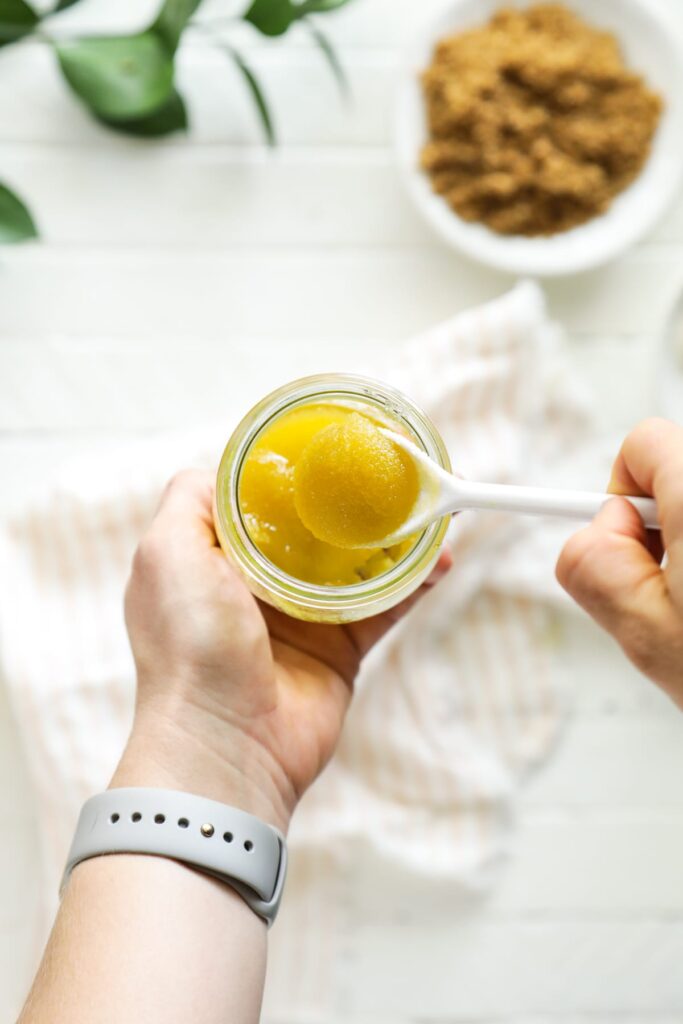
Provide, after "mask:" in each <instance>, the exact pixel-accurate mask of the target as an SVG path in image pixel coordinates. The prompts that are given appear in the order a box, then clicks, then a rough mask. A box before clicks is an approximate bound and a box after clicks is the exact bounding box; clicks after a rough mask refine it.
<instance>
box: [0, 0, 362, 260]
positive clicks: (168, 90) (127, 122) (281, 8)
mask: <svg viewBox="0 0 683 1024" xmlns="http://www.w3.org/2000/svg"><path fill="white" fill-rule="evenodd" d="M79 2H80V0H56V2H55V3H54V5H53V7H52V8H51V9H50V10H48V11H47V12H43V13H40V12H38V11H36V10H35V9H34V8H33V7H32V6H31V5H30V4H29V3H28V2H27V0H0V49H1V48H2V47H6V46H10V45H13V44H16V43H19V42H21V41H22V40H26V39H29V38H31V37H34V38H37V39H39V40H40V41H42V42H44V43H45V44H46V45H48V46H50V47H51V48H52V49H53V51H54V53H55V56H56V58H57V62H58V66H59V68H60V70H61V73H62V76H63V78H64V81H65V82H66V84H67V85H68V86H69V88H70V89H71V91H72V92H73V93H74V94H75V95H76V96H77V97H78V99H79V100H80V101H81V103H83V104H84V106H85V107H86V109H87V110H88V111H89V112H90V113H91V114H92V116H93V117H94V118H96V120H97V121H99V122H100V123H101V124H103V125H106V126H107V127H108V128H110V129H112V130H113V131H117V132H123V133H125V134H127V135H133V136H138V137H146V138H153V137H159V136H163V135H169V134H170V133H172V132H176V131H184V130H186V129H187V128H188V124H189V119H188V113H187V107H186V105H185V101H184V99H183V97H182V95H181V93H180V92H179V91H178V88H177V86H176V81H175V78H176V66H175V58H176V53H177V50H178V47H179V46H180V44H181V42H182V39H183V36H184V33H185V32H186V31H187V30H188V29H192V28H194V29H199V30H200V31H201V33H202V35H203V36H204V38H207V39H208V40H209V41H210V42H211V43H212V45H214V46H216V47H217V48H218V49H219V50H220V51H221V52H222V53H224V54H225V55H226V57H227V58H228V59H229V60H231V61H232V62H233V63H234V65H235V67H236V68H237V69H238V71H239V72H240V74H241V76H242V78H243V80H244V82H245V85H246V87H247V89H248V91H249V93H250V95H251V97H252V99H253V101H254V105H255V109H256V111H257V113H258V115H259V117H260V120H261V124H262V126H263V131H264V134H265V138H266V140H267V141H268V143H270V144H271V145H272V144H274V143H275V141H276V132H275V123H274V118H273V115H272V112H271V107H270V103H269V101H268V98H267V95H266V93H265V91H264V89H263V87H262V86H261V84H260V82H259V81H258V78H257V76H256V75H255V73H254V71H253V69H252V68H251V67H250V66H249V64H248V63H247V61H246V60H245V58H244V56H243V55H242V54H241V53H240V52H239V50H237V49H236V48H235V46H234V45H233V44H232V43H231V41H230V38H229V30H230V26H231V25H235V24H236V23H237V22H239V21H240V20H241V21H245V22H247V23H248V24H250V25H252V26H253V28H254V29H256V30H257V31H258V32H260V33H261V34H262V35H265V36H271V37H276V36H282V35H284V34H285V33H286V32H287V31H288V30H289V29H290V28H291V27H292V25H294V24H296V23H301V24H302V25H303V26H304V27H305V28H306V29H307V31H308V32H309V33H310V35H311V39H312V40H313V42H314V43H315V44H316V46H318V47H319V48H320V51H321V53H322V54H323V56H324V58H325V60H326V61H327V63H328V65H329V67H330V69H331V70H332V72H333V74H334V76H335V78H336V80H337V82H338V83H339V85H340V88H341V89H342V90H343V91H346V79H345V76H344V73H343V69H342V67H341V64H340V62H339V60H338V58H337V55H336V53H335V51H334V49H333V47H332V45H331V44H330V42H329V40H328V38H327V36H326V35H325V34H324V33H323V32H322V30H321V29H320V27H319V25H318V24H317V22H316V21H315V17H316V16H317V15H322V14H326V13H329V12H330V11H334V10H337V9H338V8H340V7H344V6H345V5H346V4H347V3H348V2H349V0H299V2H298V3H294V2H293V0H252V3H251V4H250V6H249V7H248V8H247V9H246V11H245V12H244V13H243V14H242V16H241V18H240V17H236V18H230V19H228V21H227V33H228V34H227V37H226V31H225V28H224V27H221V28H218V27H217V26H218V25H219V24H220V25H221V26H225V24H226V19H224V18H223V19H217V18H214V19H212V20H207V21H200V20H198V19H196V18H195V15H196V13H197V11H198V9H199V7H200V5H201V2H202V0H162V3H161V6H160V8H159V11H158V13H157V16H156V18H155V19H154V21H153V22H152V23H151V25H149V26H148V27H147V28H146V29H144V30H143V31H141V32H135V33H132V34H130V35H111V36H104V35H100V36H92V35H90V36H77V37H74V38H69V39H64V38H53V37H52V36H51V34H50V31H49V29H50V24H51V20H52V18H53V17H54V16H58V15H59V14H61V13H62V12H63V11H65V10H67V9H68V8H70V7H73V6H74V5H75V4H77V3H79ZM36 233H37V232H36V228H35V224H34V222H33V220H32V218H31V215H30V214H29V212H28V209H27V208H26V206H25V205H24V204H23V203H22V201H21V200H20V199H19V198H18V196H16V195H15V194H14V193H13V192H11V191H10V190H9V188H7V187H6V186H3V185H0V243H2V242H8V241H19V240H21V239H23V238H31V237H35V235H36Z"/></svg>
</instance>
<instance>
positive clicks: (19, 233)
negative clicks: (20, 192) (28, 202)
mask: <svg viewBox="0 0 683 1024" xmlns="http://www.w3.org/2000/svg"><path fill="white" fill-rule="evenodd" d="M37 236H38V231H37V228H36V226H35V224H34V222H33V218H32V217H31V214H30V213H29V212H28V210H27V208H26V207H25V206H24V204H23V203H22V201H21V199H20V198H19V196H17V195H15V193H14V192H12V191H11V190H10V189H8V188H7V186H6V185H2V184H0V243H3V242H22V241H24V239H26V238H37Z"/></svg>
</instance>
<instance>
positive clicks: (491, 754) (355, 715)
mask: <svg viewBox="0 0 683 1024" xmlns="http://www.w3.org/2000/svg"><path fill="white" fill-rule="evenodd" d="M344 369H348V370H356V371H362V372H366V373H372V372H373V367H369V366H362V367H345V368H344ZM374 373H375V375H377V376H382V377H385V378H388V379H389V380H390V382H391V383H393V384H395V385H396V386H398V387H399V388H402V389H403V390H404V391H406V392H407V393H409V394H410V395H411V397H412V398H413V399H414V400H415V401H416V402H417V403H418V404H420V405H422V406H423V407H424V408H425V409H426V411H427V412H428V413H429V414H430V415H431V417H432V418H433V420H434V421H435V422H436V424H437V426H438V428H439V429H440V431H441V432H442V434H443V436H444V439H445V441H446V443H447V445H448V448H449V450H450V453H451V458H452V460H453V464H454V466H455V467H456V468H457V469H458V471H460V472H461V473H463V474H464V475H465V476H471V477H473V478H478V479H482V480H497V481H529V482H538V481H543V480H550V479H559V478H560V477H561V476H562V469H561V467H563V466H564V467H565V468H566V469H567V472H568V471H569V468H570V467H571V466H572V464H573V460H574V458H575V453H576V452H577V451H578V450H579V448H580V447H581V444H582V442H583V439H584V438H585V437H586V434H587V431H588V430H589V425H590V421H589V416H588V414H587V411H586V410H587V406H586V403H585V401H584V399H583V396H582V394H581V393H580V389H579V388H578V387H577V385H576V382H575V381H574V380H573V378H572V375H571V373H570V372H569V370H568V368H567V366H566V364H565V361H564V357H563V344H562V341H561V338H560V337H559V332H558V330H557V328H556V327H555V326H554V325H552V324H551V323H550V322H549V320H548V318H547V315H546V311H545V306H544V300H543V296H542V293H541V291H540V289H539V288H538V287H537V286H536V285H535V284H532V283H530V282H523V283H521V284H519V285H517V286H516V287H515V288H514V289H513V290H512V291H511V292H510V293H509V294H507V295H505V296H503V297H502V298H500V299H498V300H497V301H494V302H492V303H490V304H488V305H486V306H484V307H482V308H480V309H476V310H474V311H472V312H468V313H466V314H462V315H458V316H456V317H455V318H454V319H452V320H450V321H448V322H447V323H444V324H442V325H440V326H438V327H436V328H434V329H433V330H431V331H428V332H427V333H426V334H425V335H424V336H422V337H419V338H417V339H414V340H413V341H411V342H410V343H409V344H407V345H406V346H404V347H403V348H402V349H401V350H397V352H396V359H395V365H392V366H391V367H381V368H374ZM232 426H234V424H224V425H220V426H218V427H216V426H213V427H208V428H206V430H202V431H199V432H193V433H192V434H191V435H186V436H179V435H177V434H174V435H172V436H164V437H157V438H155V439H153V440H150V441H145V442H127V443H125V444H123V445H122V446H121V447H120V449H119V450H117V451H112V450H111V449H110V448H108V449H107V450H106V452H105V453H103V454H102V455H100V456H98V457H97V458H95V457H93V456H88V457H87V458H81V459H78V460H75V461H74V462H71V463H69V464H65V465H61V466H56V467H55V470H54V473H52V474H50V475H49V476H48V478H47V479H43V480H41V481H40V488H39V489H37V490H35V491H34V492H33V493H32V494H31V495H27V497H26V501H25V502H24V504H23V507H21V508H20V509H19V511H18V512H17V513H16V514H13V515H12V517H11V518H10V519H8V520H7V521H5V522H3V523H2V524H1V526H0V670H1V672H2V675H3V677H4V678H5V680H6V681H7V685H8V688H9V694H10V699H11V702H12V706H13V710H14V714H15V717H16V721H17V723H18V727H19V729H20V733H21V737H22V739H23V743H24V746H25V749H26V755H27V760H28V763H29V766H30V770H31V773H32V778H33V782H34V785H35V790H36V793H37V797H38V801H39V820H40V823H41V826H42V829H43V842H44V850H45V880H44V881H45V899H46V906H47V907H48V908H49V910H50V911H52V910H54V907H55V904H56V891H57V882H58V877H59V874H60V872H61V868H62V864H63V861H64V857H65V853H66V850H67V847H68V844H69V841H70V838H71V834H72V830H73V826H74V823H75V821H76V817H77V814H78V810H79V808H80V805H81V803H82V801H83V800H85V799H86V798H87V797H88V796H89V795H91V794H92V793H93V792H96V791H97V790H99V789H101V788H102V787H104V786H105V785H106V783H107V780H108V778H109V776H110V774H111V772H112V770H113V768H114V765H115V763H116V760H117V757H118V754H119V752H120V751H121V748H122V745H123V743H124V739H125V736H126V733H127V730H128V728H129V725H130V720H131V710H132V702H133V689H134V675H133V664H132V658H131V655H130V652H129V649H128V644H127V639H126V634H125V629H124V624H123V614H122V599H123V590H124V585H125V580H126V576H127V573H128V567H129V564H130V560H131V556H132V552H133V550H134V546H135V544H136V542H137V540H138V538H139V536H140V534H141V532H142V531H143V529H144V527H145V524H146V523H147V522H148V521H149V519H150V516H151V514H152V512H153V510H154V508H155V506H156V503H157V501H158V498H159V493H160V490H161V488H162V486H163V484H164V482H165V481H166V479H167V478H168V476H169V475H170V474H171V473H172V472H173V471H174V470H175V469H178V468H180V467H181V466H183V465H187V464H195V465H196V464H205V465H215V464H216V461H217V458H218V455H219V453H220V449H221V447H222V445H223V443H224V442H225V440H226V438H227V431H228V429H229V428H232ZM567 532H568V528H567V526H566V525H562V526H559V527H558V526H557V525H556V524H551V523H546V522H543V521H540V520H526V519H524V518H521V517H518V518H513V517H510V516H507V515H501V514H494V513H486V514H479V515H477V514H474V513H468V514H463V515H461V516H458V517H456V518H455V519H454V521H453V524H452V527H451V531H450V543H451V545H452V548H453V552H454V556H455V565H454V568H453V570H452V571H451V573H450V574H449V576H448V577H447V578H446V579H445V580H444V582H443V583H442V584H441V585H440V586H439V587H438V588H437V589H436V590H435V591H434V592H433V593H431V594H430V595H429V596H428V597H427V598H426V599H425V600H424V601H423V602H422V603H421V604H420V605H419V606H418V607H417V608H416V609H415V610H414V611H413V612H412V613H411V615H410V616H409V617H408V618H407V619H406V620H405V621H404V622H403V623H402V624H401V625H400V626H399V627H398V628H397V629H396V631H395V632H394V633H393V634H392V635H391V636H390V637H389V638H388V639H387V640H386V641H385V642H383V644H382V645H381V646H380V647H379V648H378V649H377V650H376V651H375V652H373V654H372V655H371V657H370V658H369V659H368V660H367V664H366V665H365V666H364V668H363V672H362V678H361V680H360V683H359V687H358V694H357V697H356V699H355V701H354V704H353V707H352V710H351V712H350V715H349V719H348V722H347V725H346V727H345V730H344V735H343V738H342V742H341V745H340V748H339V751H338V753H337V756H336V758H335V759H334V761H333V763H332V764H331V766H330V767H329V768H328V769H327V771H326V772H325V774H324V776H323V777H322V778H321V779H320V780H319V782H318V783H317V784H316V785H315V787H314V788H313V789H312V790H311V792H310V793H309V794H308V795H307V796H306V797H305V799H304V801H303V803H302V806H301V808H300V810H299V812H298V814H297V816H296V819H295V822H294V825H293V828H292V831H291V850H292V861H291V863H292V867H291V873H290V879H289V883H288V887H287V892H286V897H285V901H284V907H283V911H282V916H281V920H280V921H279V922H278V925H277V926H276V928H275V929H274V930H273V932H272V940H273V941H272V956H271V969H270V975H269V984H268V991H267V999H266V1007H267V1014H266V1015H267V1017H268V1016H269V1017H270V1018H271V1019H273V1020H278V1021H279V1020H282V1021H284V1020H286V1021H288V1022H293V1021H296V1020H303V1019H309V1018H311V1017H314V1018H316V1019H317V1020H324V1019H325V1016H326V1014H327V1012H328V1011H329V1009H330V1007H331V1006H332V1005H335V1006H339V996H340V993H339V989H340V986H342V987H343V985H344V984H345V983H346V982H345V981H344V978H345V973H344V972H345V970H347V969H348V972H349V973H351V972H352V965H353V948H354V929H355V928H356V927H357V926H358V925H359V923H360V922H362V921H372V922H376V921H385V922H387V921H400V920H403V921H405V920H406V919H408V920H411V921H419V920H421V919H424V920H425V921H429V920H433V919H434V916H435V915H437V916H438V915H439V914H446V913H448V912H451V911H452V910H453V909H454V908H455V907H457V906H459V905H461V904H462V900H463V899H471V898H472V894H473V893H476V891H477V890H478V889H481V888H482V887H483V886H484V885H485V884H486V883H487V882H488V880H489V878H490V874H491V871H492V869H493V868H494V867H495V865H496V864H497V862H498V861H499V860H500V857H501V854H502V853H504V851H505V850H506V848H507V845H508V841H509V836H510V822H511V814H512V809H513V801H514V794H515V789H516V787H517V785H518V784H519V782H520V780H521V779H522V778H523V776H524V774H525V773H526V772H527V771H528V769H529V768H530V767H531V766H533V765H534V764H536V763H538V762H539V761H540V760H541V759H542V758H543V757H544V756H545V755H546V754H547V753H548V751H549V750H550V748H551V745H552V743H553V740H554V738H555V736H556V734H557V731H558V726H559V724H560V722H561V718H562V707H561V698H560V694H559V693H558V685H557V679H556V675H555V672H554V671H553V658H552V648H553V644H554V643H555V632H554V622H555V617H556V616H555V612H554V611H553V602H554V601H555V600H557V599H560V595H559V590H558V588H557V587H556V584H555V583H554V576H553V568H554V566H553V563H554V559H555V557H556V555H557V552H558V550H559V546H560V543H561V540H562V538H563V536H564V535H566V533H567ZM345 965H346V967H345Z"/></svg>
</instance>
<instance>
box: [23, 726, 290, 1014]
mask: <svg viewBox="0 0 683 1024" xmlns="http://www.w3.org/2000/svg"><path fill="white" fill-rule="evenodd" d="M186 718H187V716H186V715H185V716H184V719H186ZM193 724H195V725H196V724H197V723H193ZM209 728H210V725H209V723H208V722H204V721H202V723H201V730H200V732H199V734H200V735H201V736H203V737H205V738H206V741H207V742H198V734H197V733H196V732H195V731H194V730H188V729H186V728H185V726H184V724H183V725H182V726H181V725H178V723H177V722H176V721H173V720H171V719H169V718H167V717H166V716H164V715H163V714H156V715H154V716H151V715H149V716H145V715H140V716H139V717H138V723H137V725H136V728H135V730H134V732H133V735H132V737H131V740H130V742H129V744H128V747H127V749H126V752H125V753H124V755H123V757H122V759H121V763H120V764H119V766H118V768H117V770H116V773H115V775H114V778H113V779H112V783H111V786H112V787H114V788H116V787H120V786H153V787H160V788H167V789H179V790H184V791H186V792H190V793H196V794H197V795H200V796H207V797H209V798H211V799H215V800H219V801H221V802H223V803H226V804H230V805H233V806H237V807H240V808H241V809H243V810H246V811H249V812H250V813H252V814H256V815H258V816H259V817H261V818H263V819H265V820H267V821H270V823H272V824H275V825H278V826H279V827H281V828H283V829H285V828H286V825H287V816H286V815H284V816H283V815H282V813H281V812H280V810H279V809H277V810H276V809H275V808H274V806H273V805H274V804H276V803H277V802H278V798H277V795H276V792H275V789H274V788H273V787H272V786H271V785H269V784H267V782H266V772H265V766H263V771H262V770H261V767H260V766H259V764H258V763H256V762H257V755H255V754H254V753H252V752H251V751H249V753H245V752H244V750H240V745H239V742H238V738H236V739H235V742H234V743H232V744H230V743H227V744H226V745H227V746H228V747H229V748H230V751H231V756H225V757H217V756H216V753H215V752H214V751H212V749H211V748H212V744H211V742H210V740H209V737H208V735H207V730H208V729H209ZM255 778H256V779H258V782H254V781H253V780H254V779H255ZM266 934H267V931H266V926H265V924H264V922H263V921H262V920H261V919H260V918H258V917H257V916H256V914H254V912H253V911H252V910H251V909H250V908H249V907H248V906H247V905H246V903H245V902H244V901H243V900H242V898H241V897H240V896H239V895H237V894H236V893H235V892H234V891H233V890H232V889H231V888H230V887H229V886H228V885H226V884H225V883H222V882H219V881H217V880H215V879H212V878H210V877H208V876H206V875H203V874H201V873H200V872H198V871H195V870H193V869H192V868H189V867H187V866H185V865H183V864H180V863H178V862H176V861H173V860H169V859H166V858H162V857H153V856H144V855H130V854H115V855H111V856H102V857H95V858H93V859H92V860H88V861H85V862H83V863H82V864H80V865H79V866H78V867H76V869H75V870H74V872H73V874H72V877H71V879H70V881H69V883H68V886H67V888H66V891H65V893H64V897H63V900H62V904H61V907H60V910H59V914H58V916H57V920H56V923H55V926H54V929H53V932H52V935H51V937H50V940H49V943H48V946H47V949H46V952H45V956H44V958H43V962H42V964H41V967H40V970H39V972H38V975H37V978H36V980H35V983H34V986H33V989H32V992H31V995H30V996H29V999H28V1002H27V1004H26V1007H25V1009H24V1012H23V1014H22V1016H21V1018H20V1024H53V1022H54V1021H55V1020H58V1021H59V1024H81V1022H82V1021H84V1020H87V1021H88V1024H138V1022H140V1024H142V1022H144V1024H155V1022H156V1021H159V1022H163V1024H176V1022H177V1024H181V1022H182V1024H186V1022H187V1021H188V1020H192V1021H196V1022H197V1024H214V1022H215V1024H218V1022H220V1024H224V1022H225V1021H226V1020H230V1021H231V1022H232V1024H250V1022H252V1021H257V1020H258V1018H259V1011H260V1006H261V998H262V992H263V982H264V976H265V967H266Z"/></svg>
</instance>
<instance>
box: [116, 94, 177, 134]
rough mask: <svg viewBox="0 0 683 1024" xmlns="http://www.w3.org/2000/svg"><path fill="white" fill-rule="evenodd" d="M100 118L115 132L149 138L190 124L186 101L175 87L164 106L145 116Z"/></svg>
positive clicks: (169, 132) (175, 130)
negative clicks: (120, 119)
mask: <svg viewBox="0 0 683 1024" xmlns="http://www.w3.org/2000/svg"><path fill="white" fill-rule="evenodd" d="M99 120H100V121H101V122H102V124H106V125H107V127H108V128H112V129H113V130H114V131H115V132H121V133H122V134H123V135H133V136H136V137H137V138H147V139H153V138H158V137H159V136H161V135H170V134H171V132H178V131H185V130H186V128H187V124H188V120H187V109H186V107H185V101H184V100H183V98H182V96H181V95H180V93H179V92H177V91H176V90H175V89H174V90H173V92H172V93H171V95H170V96H169V98H168V99H167V101H166V103H164V105H163V107H159V109H158V110H155V111H153V112H152V113H151V114H147V115H146V116H145V117H139V118H135V119H132V120H129V121H115V120H113V119H112V118H105V117H100V118H99Z"/></svg>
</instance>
